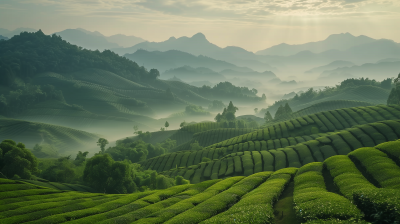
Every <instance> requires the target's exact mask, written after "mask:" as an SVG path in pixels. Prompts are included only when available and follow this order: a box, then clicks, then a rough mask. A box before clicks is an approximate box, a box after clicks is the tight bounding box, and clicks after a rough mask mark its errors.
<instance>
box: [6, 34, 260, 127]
mask: <svg viewBox="0 0 400 224" xmlns="http://www.w3.org/2000/svg"><path fill="white" fill-rule="evenodd" d="M0 74H1V75H0V86H1V88H0V115H2V116H5V117H12V118H17V119H27V120H29V121H35V122H48V123H52V124H57V125H64V126H67V127H70V128H79V129H84V130H90V131H91V130H99V131H102V130H103V129H104V128H105V127H106V128H107V130H109V129H110V128H115V127H119V128H120V130H121V132H124V133H126V131H128V130H129V131H130V130H131V129H132V125H138V126H140V128H141V129H152V128H159V124H157V120H155V119H152V118H151V116H153V115H155V114H157V113H164V114H165V113H169V112H171V113H176V112H177V110H178V109H179V108H182V109H184V108H185V107H186V106H188V105H202V106H208V105H210V104H212V103H213V100H214V99H219V98H223V99H225V98H227V97H230V98H233V100H235V101H236V100H237V101H241V102H243V103H247V102H249V103H254V102H262V101H263V100H264V101H265V97H258V96H256V94H257V90H255V89H252V90H250V89H248V88H247V87H237V86H234V85H232V84H231V83H229V82H224V83H220V84H218V85H216V86H214V87H208V86H204V87H202V88H199V87H195V86H191V85H188V84H186V83H182V82H179V81H167V80H160V79H158V77H159V75H160V74H159V72H158V71H157V70H156V69H150V70H149V71H148V70H147V69H145V68H144V67H143V66H139V65H138V64H137V63H135V62H133V61H131V60H129V59H127V58H125V57H121V56H118V55H117V54H115V53H113V52H111V51H109V50H105V51H103V52H99V51H90V50H86V49H83V48H81V47H79V46H75V45H71V44H69V43H68V42H66V41H64V40H62V39H61V37H59V36H57V35H51V36H47V35H44V34H43V32H42V31H40V30H39V31H37V32H36V33H27V32H23V33H21V34H20V35H15V36H14V37H12V38H11V39H10V40H7V41H1V42H0ZM231 100H232V99H231ZM55 101H58V103H57V102H55ZM177 108H178V109H177ZM100 134H104V131H103V132H102V133H100Z"/></svg>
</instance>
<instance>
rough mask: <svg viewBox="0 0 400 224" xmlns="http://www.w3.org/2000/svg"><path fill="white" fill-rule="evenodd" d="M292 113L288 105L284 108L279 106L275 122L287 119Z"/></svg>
mask: <svg viewBox="0 0 400 224" xmlns="http://www.w3.org/2000/svg"><path fill="white" fill-rule="evenodd" d="M292 113H293V111H292V109H291V108H290V106H289V104H288V103H286V104H285V106H282V105H280V106H279V108H278V110H277V111H276V113H275V117H274V119H275V120H280V119H284V118H289V117H290V115H291V114H292Z"/></svg>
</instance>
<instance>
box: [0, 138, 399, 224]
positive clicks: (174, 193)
mask: <svg viewBox="0 0 400 224" xmlns="http://www.w3.org/2000/svg"><path fill="white" fill-rule="evenodd" d="M399 150H400V141H395V142H387V143H383V144H380V145H378V146H377V147H376V148H361V149H358V150H355V151H354V152H352V153H350V154H349V156H345V155H340V156H333V157H330V158H329V159H328V160H325V161H323V162H316V163H310V164H308V165H306V166H302V167H301V168H285V169H280V170H278V171H275V172H272V171H266V172H258V173H256V174H253V175H250V176H248V177H241V176H237V177H231V178H227V179H224V180H221V179H216V180H210V181H205V182H202V183H199V184H194V185H193V184H189V185H181V186H175V187H171V188H168V189H165V190H156V191H146V192H140V193H134V194H127V195H104V194H93V193H79V192H71V191H59V190H55V189H49V188H43V187H39V186H35V185H29V184H24V183H23V182H16V181H13V180H7V179H0V198H1V200H0V222H1V223H21V222H29V223H62V222H66V221H70V222H71V223H200V222H201V223H298V222H302V223H305V222H309V223H355V222H354V221H356V220H359V221H360V222H359V223H368V222H365V219H370V218H371V217H372V216H373V215H375V214H374V212H370V208H371V207H372V208H374V207H376V206H380V205H383V206H384V207H383V209H385V212H386V213H385V214H386V218H388V217H396V215H397V216H399V215H400V214H399V208H400V193H399V192H398V191H393V190H391V189H396V188H398V186H399V185H400V167H399V166H398V164H396V162H397V163H398V162H399V156H400V151H399ZM374 161H380V162H379V163H376V162H374ZM360 167H361V168H362V169H361V168H360ZM324 173H326V174H325V175H324ZM326 176H329V178H331V179H333V180H334V183H335V185H336V186H337V188H338V192H337V193H336V192H332V191H330V190H329V187H327V186H326V185H325V181H324V179H325V178H327V177H326ZM374 184H378V185H379V187H380V188H378V187H377V186H375V185H374ZM360 191H362V192H363V196H364V198H366V201H361V200H358V199H359V197H357V195H359V192H360ZM339 193H340V194H339ZM377 194H380V195H384V196H385V197H380V198H376V195H377ZM292 195H293V196H292ZM353 195H355V196H356V197H355V198H353ZM389 195H390V196H389ZM291 197H292V198H293V202H294V204H293V206H292V204H291V203H284V202H283V201H282V200H285V199H288V198H289V199H290V198H291ZM374 197H375V198H374ZM370 198H371V200H369V199H370ZM355 199H357V200H355ZM372 199H373V200H372ZM290 200H292V199H290ZM276 202H278V203H276ZM275 203H276V206H274V204H275ZM363 203H369V206H364V204H363ZM355 205H357V207H356V206H355ZM326 208H328V209H326ZM360 209H361V210H360ZM381 209H382V208H381ZM290 210H291V211H290ZM280 211H286V213H285V212H284V213H283V217H281V216H282V213H280ZM294 214H295V215H296V220H294V219H293V218H294V216H293V215H294ZM364 214H365V215H364ZM375 218H376V216H375ZM285 219H286V221H282V220H285ZM320 219H325V220H327V221H325V222H322V221H321V220H320ZM288 220H291V221H288ZM329 220H336V221H329ZM340 220H341V221H340ZM351 220H353V221H351ZM276 221H277V222H276ZM388 221H390V220H388ZM391 221H392V222H393V221H394V219H392V220H391Z"/></svg>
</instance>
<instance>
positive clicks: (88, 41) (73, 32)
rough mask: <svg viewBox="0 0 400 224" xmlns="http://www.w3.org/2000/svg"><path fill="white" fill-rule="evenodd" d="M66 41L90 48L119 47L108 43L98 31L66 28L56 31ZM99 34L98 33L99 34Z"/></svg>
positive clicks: (100, 49)
mask: <svg viewBox="0 0 400 224" xmlns="http://www.w3.org/2000/svg"><path fill="white" fill-rule="evenodd" d="M56 34H57V35H59V36H61V37H62V38H63V39H64V40H66V41H67V42H69V43H71V44H74V45H78V46H81V47H83V48H86V49H90V50H99V51H103V50H105V49H111V48H116V47H119V45H118V44H115V43H110V42H109V41H108V40H107V39H106V38H105V37H104V36H103V35H101V34H100V33H98V32H94V33H92V32H89V31H84V30H82V29H66V30H63V31H61V32H58V33H56ZM99 34H100V35H99Z"/></svg>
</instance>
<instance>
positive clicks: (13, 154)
mask: <svg viewBox="0 0 400 224" xmlns="http://www.w3.org/2000/svg"><path fill="white" fill-rule="evenodd" d="M0 154H1V155H0V172H1V173H2V175H4V176H6V177H8V178H12V177H14V176H19V177H20V178H23V179H31V176H32V175H33V174H35V173H37V172H38V168H37V160H36V157H35V156H34V155H33V154H32V153H31V152H30V151H29V150H28V149H26V148H25V145H24V144H22V143H18V144H16V143H15V142H14V141H13V140H3V141H2V142H1V143H0Z"/></svg>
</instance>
